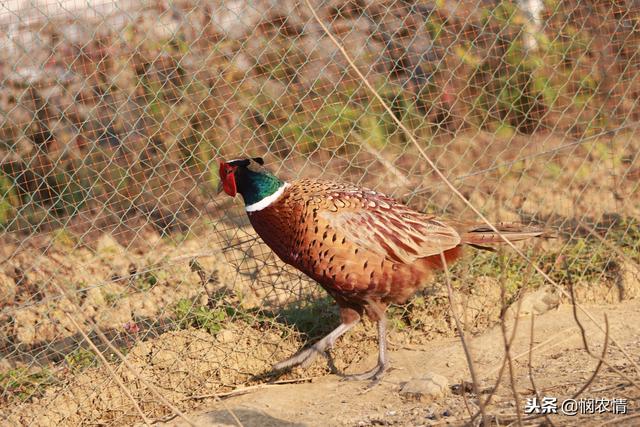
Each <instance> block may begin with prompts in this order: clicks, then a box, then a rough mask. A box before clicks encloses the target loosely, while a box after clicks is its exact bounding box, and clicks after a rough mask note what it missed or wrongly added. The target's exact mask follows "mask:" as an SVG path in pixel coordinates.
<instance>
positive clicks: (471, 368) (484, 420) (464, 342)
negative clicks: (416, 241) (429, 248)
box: [440, 252, 489, 426]
mask: <svg viewBox="0 0 640 427" xmlns="http://www.w3.org/2000/svg"><path fill="white" fill-rule="evenodd" d="M440 259H441V260H442V266H443V267H444V277H445V283H446V284H447V295H448V297H449V309H450V310H451V316H452V317H453V319H454V321H455V322H456V327H457V328H458V332H459V333H460V341H461V342H462V348H463V349H464V354H465V356H466V358H467V364H468V365H469V373H470V374H471V381H473V392H474V393H475V395H476V397H477V398H478V406H479V407H480V412H481V413H482V423H483V424H484V425H485V426H488V425H489V418H488V417H487V413H486V410H485V405H484V402H483V401H482V396H480V389H479V382H478V375H477V374H476V370H475V367H474V365H473V358H472V357H471V351H470V350H469V347H468V346H467V340H466V339H465V336H464V328H463V327H462V324H461V323H460V319H459V318H458V315H457V314H456V311H455V310H454V308H453V307H454V305H453V287H452V286H451V278H450V277H449V266H448V265H447V259H446V258H445V256H444V253H442V252H441V253H440ZM463 388H464V385H463ZM463 392H464V390H463ZM469 416H471V414H469Z"/></svg>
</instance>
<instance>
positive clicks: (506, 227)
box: [459, 223, 551, 249]
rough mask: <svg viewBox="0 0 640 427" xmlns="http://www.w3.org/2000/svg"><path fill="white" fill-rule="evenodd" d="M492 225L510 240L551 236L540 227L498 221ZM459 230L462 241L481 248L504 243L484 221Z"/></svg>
mask: <svg viewBox="0 0 640 427" xmlns="http://www.w3.org/2000/svg"><path fill="white" fill-rule="evenodd" d="M494 225H495V227H496V229H497V230H498V231H499V232H500V233H501V234H502V235H503V236H504V237H506V238H507V239H509V241H511V242H517V241H519V240H526V239H531V238H533V237H551V236H550V235H549V233H547V232H546V231H545V230H544V229H542V228H537V227H529V226H525V225H522V224H517V223H498V224H494ZM459 232H460V237H461V240H462V243H466V244H468V245H471V246H475V247H480V248H482V249H484V248H483V246H484V245H492V244H499V243H504V240H502V238H501V237H500V235H499V234H498V233H496V232H495V231H493V230H492V229H491V228H489V226H488V225H486V224H484V223H483V224H472V225H468V226H466V227H464V228H463V229H461V230H459Z"/></svg>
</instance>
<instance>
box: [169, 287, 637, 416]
mask: <svg viewBox="0 0 640 427" xmlns="http://www.w3.org/2000/svg"><path fill="white" fill-rule="evenodd" d="M586 308H587V309H588V310H589V311H590V312H591V313H592V314H593V315H594V316H595V318H596V319H602V318H603V316H604V314H605V313H606V315H607V316H608V318H609V322H610V336H611V338H612V339H615V341H616V342H617V343H618V344H619V345H621V346H622V348H623V349H624V350H625V351H626V352H627V353H628V354H630V355H631V356H632V358H633V359H634V361H635V363H639V362H640V357H638V356H639V355H638V346H639V345H640V300H637V299H636V300H632V301H627V302H624V303H620V304H616V305H589V306H587V307H586ZM580 317H581V319H582V320H583V322H584V325H585V328H586V336H587V337H588V340H589V346H590V348H591V350H592V352H594V353H595V354H599V353H600V352H601V351H602V346H603V341H604V334H603V333H602V332H601V331H600V330H598V329H597V327H596V326H594V324H593V323H591V322H589V321H587V320H585V316H584V315H580ZM529 319H530V317H527V318H521V320H520V322H519V323H518V329H517V333H516V338H515V341H514V342H513V347H512V354H513V355H514V375H513V376H514V381H515V388H516V389H517V391H518V393H519V394H520V407H519V408H516V407H515V406H514V401H513V398H512V391H511V387H510V386H509V379H508V375H506V374H505V378H504V379H503V381H502V383H501V385H500V387H499V388H498V389H497V392H496V395H495V397H494V399H493V401H492V403H491V404H490V405H488V406H487V408H486V410H487V413H488V414H489V417H490V419H491V420H492V421H493V423H494V424H496V425H508V424H510V423H513V422H514V421H516V420H517V418H516V413H517V412H520V413H521V414H522V409H523V407H524V403H525V399H526V398H527V397H532V396H533V395H534V394H533V388H532V385H531V380H530V378H529V371H528V363H529V359H528V349H529V342H530V329H529V326H530V320H529ZM470 343H471V351H472V354H473V357H474V363H475V369H476V370H477V374H478V377H479V379H480V382H481V384H482V386H481V389H482V392H481V393H482V398H483V399H486V397H487V396H488V394H489V393H490V390H491V389H492V388H493V385H494V384H495V382H496V377H497V372H498V370H499V367H500V365H501V364H502V360H503V356H504V344H503V334H502V330H501V328H500V327H499V326H496V327H494V328H492V329H490V330H488V331H487V332H485V333H483V334H481V335H479V336H477V337H474V338H473V339H472V340H471V341H470ZM340 345H342V343H339V344H338V346H340ZM533 345H534V351H533V357H532V360H531V363H532V369H533V375H534V379H535V383H536V387H537V389H538V391H539V393H540V395H541V396H547V397H556V398H558V401H559V402H562V401H563V400H564V399H567V398H569V397H571V395H572V394H573V393H574V392H575V391H577V390H578V389H579V388H580V387H581V386H582V385H583V384H584V383H585V382H586V381H587V380H588V378H589V377H590V375H591V374H592V372H593V370H594V367H595V365H596V363H597V361H596V360H594V359H593V358H592V357H590V356H589V355H588V354H587V352H586V351H585V350H584V348H583V345H582V338H581V334H580V330H579V328H578V326H577V325H576V322H575V320H574V317H573V314H572V308H571V306H570V305H566V304H562V305H560V306H559V307H558V308H557V309H554V310H552V311H550V312H547V313H545V314H543V315H541V316H539V317H536V318H535V332H534V337H533ZM606 359H607V361H608V363H609V364H610V365H611V366H612V367H615V368H616V369H618V370H620V371H622V372H623V373H625V374H626V375H628V376H629V377H630V378H632V379H633V378H635V381H636V384H637V379H638V372H637V371H634V367H633V366H631V364H630V362H629V360H627V359H626V358H625V356H624V355H623V354H622V352H621V351H620V350H619V349H617V348H615V346H611V347H610V350H609V352H608V355H607V358H606ZM391 360H392V363H393V366H394V369H393V370H392V371H390V372H389V374H388V375H387V376H386V377H385V378H384V380H383V381H382V382H381V383H379V384H378V385H376V386H374V387H373V388H370V389H369V388H368V384H369V383H367V382H346V381H341V378H340V377H339V376H338V375H328V376H323V377H312V378H310V379H309V381H308V382H307V383H302V384H285V385H264V386H261V387H258V388H255V389H249V390H248V391H247V393H246V394H243V395H240V396H235V397H230V398H228V399H225V400H223V401H221V402H217V403H213V404H210V405H208V406H207V407H206V408H204V409H202V410H200V411H198V412H195V413H191V414H189V416H190V417H191V418H192V420H194V421H195V422H196V423H198V424H201V425H236V422H235V421H234V419H233V415H231V413H233V414H234V415H235V417H237V418H238V420H239V421H240V422H241V423H242V424H243V425H245V426H305V425H308V426H316V425H317V426H324V425H339V426H343V425H349V426H369V425H399V426H401V425H406V426H410V425H443V424H444V425H462V424H464V423H465V422H466V421H468V419H469V412H468V409H467V405H468V406H469V408H470V410H471V411H472V412H473V413H475V411H476V410H477V398H476V397H475V396H473V395H469V396H467V397H466V403H465V398H463V397H462V396H461V395H460V393H458V394H454V393H453V392H452V391H451V390H447V392H446V394H445V395H444V396H441V397H437V398H435V399H433V400H426V401H415V400H412V399H407V398H403V397H402V396H401V394H400V390H401V389H402V387H403V385H404V384H405V383H406V382H408V381H410V380H412V379H416V378H421V377H424V376H426V375H427V374H429V373H436V374H439V375H443V376H445V377H446V378H447V379H448V380H449V384H450V385H455V384H456V383H457V384H458V385H459V384H460V382H461V381H462V380H465V381H468V380H469V378H470V377H469V372H468V368H467V362H466V360H465V357H464V352H463V349H462V347H461V343H460V340H459V339H457V338H451V339H439V340H435V341H433V342H431V343H429V344H428V345H424V346H420V347H412V348H403V347H395V348H394V347H393V346H392V351H391ZM374 363H375V352H372V353H371V354H369V355H368V356H367V357H366V358H365V359H364V360H363V361H362V362H361V363H358V364H356V365H355V366H353V367H352V369H353V370H354V371H358V370H362V369H366V368H368V367H369V366H372V365H373V364H374ZM454 389H455V387H454ZM458 389H459V388H458ZM639 396H640V390H638V389H637V388H634V386H633V385H631V384H629V383H628V382H627V381H625V380H624V379H622V378H621V377H620V376H619V375H618V374H616V373H615V372H614V371H613V370H612V369H611V368H607V367H604V368H603V369H602V371H601V373H600V374H599V375H598V377H597V378H596V379H595V381H593V383H592V384H591V385H590V387H589V388H588V389H587V390H586V391H585V392H584V393H583V394H582V395H581V396H580V398H584V399H589V398H609V399H614V398H626V399H628V407H627V414H626V415H624V414H619V415H614V414H611V413H605V414H597V415H583V416H567V415H552V416H550V419H551V421H552V422H553V423H554V424H556V425H600V424H601V423H607V422H611V423H615V424H616V425H627V426H632V425H638V417H640V407H639V406H638V405H639V403H640V398H639ZM523 417H524V416H523ZM543 422H544V419H543V418H537V419H534V420H526V419H525V424H526V425H539V424H540V423H543ZM160 425H166V426H186V425H188V424H187V423H186V422H185V421H184V420H181V419H174V420H170V421H167V422H166V423H161V424H160Z"/></svg>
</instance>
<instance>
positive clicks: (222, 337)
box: [216, 329, 236, 343]
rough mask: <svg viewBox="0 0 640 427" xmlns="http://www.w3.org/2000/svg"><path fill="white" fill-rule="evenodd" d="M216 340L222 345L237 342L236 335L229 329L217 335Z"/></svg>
mask: <svg viewBox="0 0 640 427" xmlns="http://www.w3.org/2000/svg"><path fill="white" fill-rule="evenodd" d="M216 338H217V339H218V341H219V342H221V343H230V342H233V341H234V340H235V338H236V334H235V333H234V332H233V331H230V330H229V329H225V330H224V331H220V332H219V333H218V335H216Z"/></svg>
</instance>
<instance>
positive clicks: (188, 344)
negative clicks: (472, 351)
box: [0, 0, 640, 425]
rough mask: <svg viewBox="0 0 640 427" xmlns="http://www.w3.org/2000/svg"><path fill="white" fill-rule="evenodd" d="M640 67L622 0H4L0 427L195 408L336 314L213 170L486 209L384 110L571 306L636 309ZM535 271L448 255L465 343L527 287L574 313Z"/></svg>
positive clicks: (430, 296)
mask: <svg viewBox="0 0 640 427" xmlns="http://www.w3.org/2000/svg"><path fill="white" fill-rule="evenodd" d="M309 5H311V7H312V8H313V10H314V11H315V12H316V13H317V15H318V17H319V21H318V20H316V19H314V17H313V14H312V13H311V9H310V8H309ZM320 22H321V23H322V24H324V25H325V26H326V27H327V28H328V31H329V32H330V34H331V35H332V36H334V37H335V38H336V39H337V41H338V42H339V44H340V45H341V46H343V47H344V49H345V51H346V52H347V53H348V56H349V59H347V58H346V57H345V56H344V54H343V53H342V52H341V51H340V50H339V49H338V47H337V46H336V44H335V43H334V42H333V41H332V40H331V39H330V37H328V35H327V33H326V32H325V31H324V30H323V29H322V26H321V25H320ZM349 60H352V61H353V63H354V64H355V66H356V67H357V68H358V69H359V70H360V71H361V72H362V73H363V74H364V77H365V78H366V80H367V81H368V82H369V83H370V84H371V85H372V86H373V88H374V89H375V90H376V91H377V93H378V94H380V96H381V99H382V100H384V103H385V104H387V105H388V106H390V107H391V111H392V113H393V115H392V114H391V113H390V112H389V111H388V110H386V109H385V108H384V105H383V103H381V102H380V100H379V99H378V98H376V97H375V96H374V95H373V94H372V92H371V91H370V90H369V89H368V88H367V87H366V86H365V84H364V82H363V80H362V78H360V77H359V76H358V75H357V73H356V72H355V71H354V69H353V68H352V67H351V66H350V65H349V63H348V61H349ZM639 65H640V4H639V3H638V2H637V1H635V0H626V1H623V0H620V1H618V0H616V1H595V0H565V1H560V0H544V1H543V0H521V1H518V2H508V1H500V0H461V1H441V0H434V1H430V0H417V1H408V0H407V1H403V0H311V1H310V3H309V4H307V2H306V1H296V0H280V1H276V0H251V1H241V0H218V1H200V0H178V1H145V2H135V1H128V0H122V1H118V0H110V1H102V0H91V1H73V0H57V1H53V0H42V1H36V0H30V1H26V0H25V1H20V0H15V1H8V2H0V231H1V234H0V356H1V357H2V359H1V360H0V408H1V410H0V414H1V415H0V424H7V425H20V424H23V425H90V424H101V425H126V424H135V423H138V422H152V421H153V420H157V419H162V418H163V417H166V416H168V415H171V414H181V413H182V414H183V416H184V417H185V419H186V420H189V418H188V416H187V415H185V414H184V413H185V412H187V411H189V410H190V409H192V408H194V407H197V406H198V405H203V404H206V403H207V402H209V403H211V402H213V399H214V398H215V399H218V398H219V397H220V396H224V395H225V393H228V392H233V390H236V389H237V388H239V387H244V386H252V385H256V384H264V383H266V382H268V381H272V379H269V378H268V377H261V375H263V374H265V373H266V372H268V371H269V367H270V366H271V365H272V364H273V363H274V362H276V361H278V360H280V359H283V358H285V357H288V356H289V355H291V354H293V353H294V352H295V351H296V350H297V348H298V347H299V346H301V345H303V344H304V343H308V342H311V341H313V340H315V339H316V338H317V337H320V336H321V335H323V334H325V333H326V332H328V331H330V330H331V329H332V328H333V327H335V325H336V324H337V322H338V321H339V319H338V314H337V310H336V309H335V307H334V304H333V302H332V300H330V299H329V298H328V297H327V296H326V294H325V293H324V292H323V291H322V290H321V289H320V288H319V287H318V286H317V285H316V284H315V283H314V282H312V281H311V280H310V279H308V278H307V277H306V276H303V275H302V274H301V273H299V272H298V271H296V270H295V269H293V268H290V267H288V266H285V265H284V264H283V263H282V262H280V261H279V260H278V259H277V257H276V256H275V255H274V254H273V253H272V252H271V250H270V249H269V248H268V247H266V245H265V244H264V243H263V242H262V241H261V240H260V239H259V238H258V237H257V236H256V234H255V232H254V231H253V229H252V228H251V226H250V224H249V223H248V220H247V219H246V215H245V213H244V210H243V208H242V206H241V203H240V202H239V201H238V200H232V199H231V198H230V197H228V196H226V195H225V194H220V195H218V194H217V192H216V188H217V186H218V166H217V161H218V159H232V158H238V157H243V156H261V157H264V159H265V161H266V163H267V166H268V167H269V168H270V169H271V170H272V171H274V172H275V173H276V174H277V175H279V176H281V177H283V178H284V179H287V180H293V179H296V178H300V177H323V178H328V179H335V180H341V181H347V182H351V183H355V184H358V185H361V186H366V187H369V188H373V189H376V190H379V191H383V192H385V193H387V194H389V195H391V196H393V197H395V198H397V199H398V200H401V201H403V202H405V203H407V204H408V205H410V206H411V207H413V208H415V209H418V210H421V211H429V212H434V213H436V214H438V215H443V216H446V217H452V218H467V219H477V218H476V216H475V214H474V213H473V212H472V211H471V210H470V209H469V207H468V206H467V205H466V204H465V203H463V201H461V200H460V199H459V198H457V197H455V196H454V195H453V193H452V192H451V191H450V189H449V187H448V186H447V185H446V184H445V183H444V182H443V181H442V180H441V179H440V178H439V177H438V176H437V175H436V174H435V173H434V171H433V170H432V168H431V167H430V166H429V164H428V162H427V161H426V160H425V158H424V156H422V155H421V154H420V153H419V151H418V149H417V147H416V146H415V144H413V143H412V142H411V140H410V138H408V137H407V133H406V132H404V131H402V129H401V128H400V127H399V125H398V122H397V121H396V119H398V120H399V121H400V122H401V123H402V124H403V125H404V126H405V127H406V128H407V129H408V131H409V132H410V133H411V134H412V135H413V136H414V137H415V139H416V140H417V141H418V144H419V145H420V147H421V148H422V149H423V150H424V151H425V152H426V154H427V155H428V156H429V158H430V159H432V160H433V161H434V162H435V163H436V165H437V166H438V168H439V169H440V170H441V171H442V172H443V173H444V174H445V176H446V177H447V178H448V179H449V180H450V181H451V182H452V183H453V185H454V186H455V187H456V188H457V189H459V190H460V192H461V193H462V194H463V195H464V196H465V197H466V198H468V199H469V201H470V202H471V203H472V204H473V206H475V207H476V208H477V209H479V210H480V211H481V212H482V213H483V214H484V215H486V216H487V217H488V218H489V219H490V220H491V221H516V222H522V223H525V224H537V225H540V226H544V227H547V228H549V229H551V230H554V232H555V233H556V234H557V238H556V239H553V240H549V241H541V242H535V243H530V244H525V245H519V247H520V248H522V250H523V251H524V252H525V253H526V255H527V256H528V257H529V259H530V260H531V261H532V264H533V265H534V266H537V267H538V268H540V269H541V270H542V271H543V272H545V273H547V274H548V275H549V276H550V277H551V278H552V279H553V280H554V281H555V282H556V283H557V284H558V285H559V286H560V287H562V288H564V289H569V288H571V289H573V290H574V291H575V292H574V293H575V297H576V299H577V301H578V302H580V303H584V304H588V303H590V302H596V303H600V304H603V303H616V304H617V303H620V304H622V302H623V300H628V299H632V298H634V297H637V296H638V295H640V285H639V284H638V283H639V281H638V277H639V275H640V273H639V270H638V267H637V266H638V263H639V262H640V255H639V254H640V251H639V248H638V244H639V243H638V242H639V241H640V225H639V218H640V191H639V181H640V156H639V154H638V153H639V152H640V151H639V150H640V133H639V131H638V124H639V121H640V105H639V104H638V101H639V100H640V77H639V73H640V67H639ZM532 264H529V263H528V262H527V261H526V260H524V259H523V258H522V257H520V256H518V255H517V254H516V253H515V252H514V251H513V250H511V249H509V248H499V249H498V250H497V251H496V252H493V253H491V252H474V251H469V253H468V254H467V255H466V256H465V257H464V259H463V260H462V261H460V262H459V263H458V264H456V265H455V266H452V267H451V269H452V270H451V275H450V276H451V281H452V283H451V284H452V286H453V288H454V290H455V294H456V298H458V303H457V304H458V305H455V304H454V305H455V307H456V309H457V310H459V311H460V313H461V317H462V320H463V323H464V329H465V331H466V332H467V336H473V335H475V334H480V333H482V332H483V331H485V330H487V329H488V328H491V327H493V326H495V325H497V324H499V323H500V322H501V319H502V320H503V321H504V318H505V316H504V314H505V312H507V311H509V310H512V309H513V307H514V306H515V302H516V301H521V300H522V299H523V298H524V297H525V296H526V295H530V294H533V293H536V292H537V293H540V292H542V293H543V294H544V295H545V298H546V299H545V301H547V302H548V301H556V304H555V305H557V303H559V302H565V303H567V302H570V301H568V299H567V297H566V295H562V294H561V293H559V292H558V289H557V288H555V287H553V286H551V285H549V284H548V283H546V281H545V279H544V278H543V277H542V276H541V275H540V274H538V273H537V272H536V271H535V270H534V268H533V267H532ZM444 283H445V277H444V275H440V276H438V277H437V279H436V281H435V282H434V284H433V286H432V287H429V288H427V289H425V290H424V291H422V292H421V293H419V294H418V295H417V296H416V297H415V298H414V299H413V300H412V301H411V302H409V303H408V304H407V305H405V306H394V307H391V308H390V311H389V318H390V324H391V325H390V329H391V332H390V338H391V339H392V341H393V343H395V345H398V346H403V345H404V346H417V347H419V348H428V347H429V343H430V342H432V341H433V340H436V339H440V338H443V337H455V336H457V335H459V334H460V332H461V331H460V330H459V328H458V327H456V324H455V323H454V322H453V317H452V314H451V311H450V308H452V307H451V306H450V304H449V302H448V301H447V291H446V286H445V285H444ZM550 304H551V305H553V304H552V303H550ZM555 305H553V306H555ZM509 307H510V308H509ZM532 310H533V309H532ZM536 310H538V309H536ZM525 323H527V322H525ZM523 328H525V329H527V328H528V326H527V327H524V326H523ZM612 334H613V332H612ZM374 338H375V333H374V331H373V328H371V327H370V326H369V327H367V325H364V326H363V327H362V328H359V329H358V330H357V331H356V332H355V333H353V334H352V335H350V336H349V337H347V338H345V339H344V340H343V341H341V342H340V343H339V345H337V346H336V348H335V349H334V350H333V351H332V355H333V359H334V363H335V366H336V368H337V369H338V370H343V371H350V369H351V370H352V369H353V367H354V366H355V365H357V364H358V363H359V362H361V361H363V360H371V359H370V356H372V355H374V354H375V350H374V349H375V339H374ZM532 339H533V338H532ZM600 345H602V343H600ZM596 348H598V347H596ZM598 351H599V350H596V351H595V352H596V353H597V352H598ZM621 351H623V350H621ZM460 352H461V353H460V354H462V350H460ZM632 357H633V358H634V359H635V360H636V362H634V363H637V360H638V359H637V348H636V353H634V354H633V355H632ZM616 366H617V369H619V370H621V371H622V372H623V373H626V374H625V375H627V376H630V377H632V376H633V370H632V368H629V367H626V368H622V367H621V365H619V364H618V365H616ZM636 367H637V365H636ZM328 372H329V368H328V367H327V364H326V361H324V360H320V361H318V362H317V363H315V364H314V365H312V366H311V367H310V368H308V369H307V370H294V371H292V372H290V373H286V374H284V376H282V377H280V379H281V380H282V378H284V379H285V380H287V381H295V380H300V381H303V380H304V379H305V378H308V377H313V376H320V375H325V374H327V373H328ZM611 372H613V371H611ZM636 374H638V373H637V372H636ZM611 375H613V376H615V373H612V374H611ZM465 378H466V377H465ZM635 378H637V376H636V377H635ZM466 379H467V380H468V379H469V378H466ZM617 379H618V380H620V381H622V379H620V378H619V377H618V378H617ZM627 379H628V378H627ZM451 380H454V379H453V378H451ZM455 380H458V379H455ZM505 381H506V380H505ZM635 381H637V380H635ZM632 382H633V380H632ZM514 393H515V392H514ZM218 395H219V396H218ZM636 395H637V391H636ZM513 398H514V397H513V396H511V399H513ZM461 399H462V398H461ZM505 399H506V397H505ZM516 400H517V397H516ZM632 402H633V401H632ZM465 403H466V401H465ZM636 403H637V401H636ZM469 404H470V405H472V407H473V408H476V409H477V408H478V405H477V404H476V403H474V402H469ZM474 405H475V406H474ZM176 411H178V412H176ZM496 411H497V409H496ZM512 412H513V410H512ZM493 416H494V417H498V415H496V414H494V415H493ZM234 417H235V415H234ZM457 417H458V418H453V419H456V420H458V421H460V422H463V421H464V420H467V421H468V420H469V414H467V413H466V411H463V412H462V413H460V414H458V415H457ZM495 419H498V418H495ZM485 420H486V419H485ZM236 421H238V420H237V419H236ZM407 424H411V423H409V422H407Z"/></svg>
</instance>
